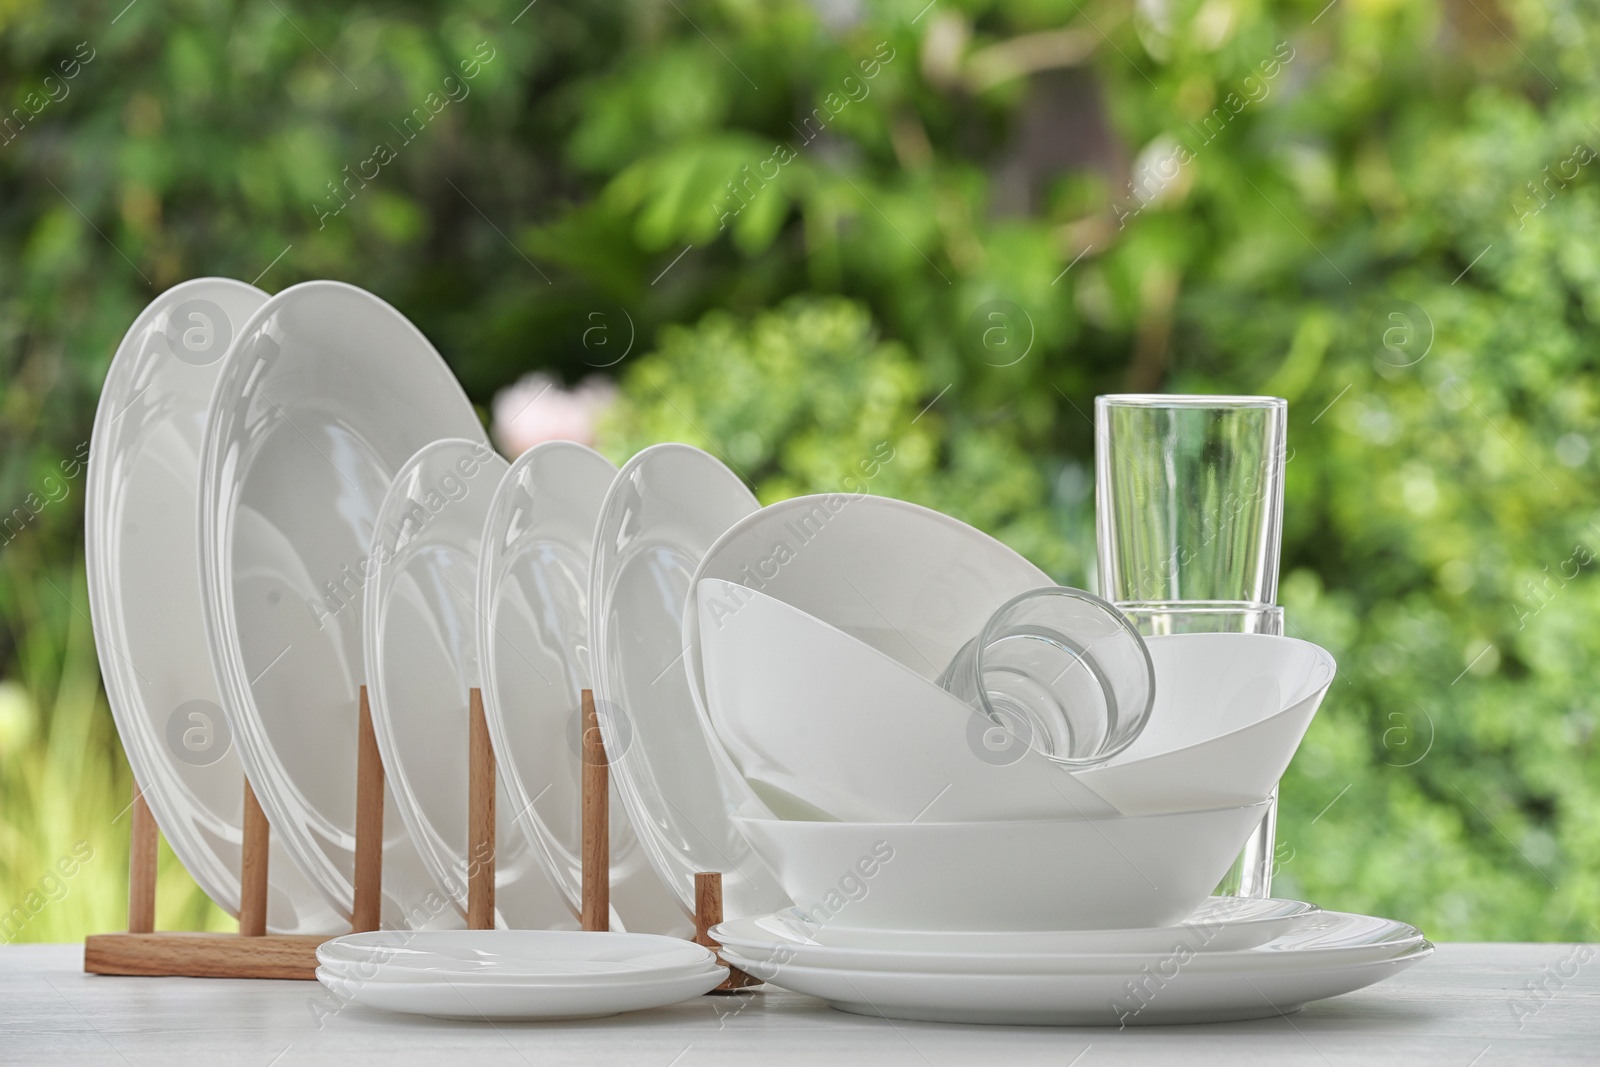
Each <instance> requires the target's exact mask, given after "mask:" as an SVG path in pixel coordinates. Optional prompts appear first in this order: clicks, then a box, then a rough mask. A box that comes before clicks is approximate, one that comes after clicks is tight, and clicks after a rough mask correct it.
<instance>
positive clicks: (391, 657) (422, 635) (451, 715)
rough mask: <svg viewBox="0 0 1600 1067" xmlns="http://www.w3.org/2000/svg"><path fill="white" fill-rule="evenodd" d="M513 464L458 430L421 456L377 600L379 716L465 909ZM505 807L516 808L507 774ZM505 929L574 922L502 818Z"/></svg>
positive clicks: (436, 873)
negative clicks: (495, 536)
mask: <svg viewBox="0 0 1600 1067" xmlns="http://www.w3.org/2000/svg"><path fill="white" fill-rule="evenodd" d="M507 469H508V464H507V463H506V461H505V460H504V459H502V458H501V457H500V456H499V455H497V454H496V453H495V451H494V449H492V448H490V447H489V445H488V444H486V443H484V442H483V441H469V440H466V439H464V438H445V439H444V440H441V441H435V442H433V443H432V444H430V445H425V446H424V447H423V448H422V449H421V450H420V451H419V452H418V453H417V454H416V455H415V456H412V457H411V459H409V460H407V461H406V463H405V465H404V466H402V467H401V468H400V471H399V473H398V474H397V475H396V476H395V480H394V484H393V485H391V486H390V488H389V493H388V495H387V496H386V497H384V500H383V505H382V506H381V507H380V508H379V509H378V523H377V530H376V532H375V533H374V534H373V538H372V549H371V554H370V558H371V559H372V560H373V562H374V567H373V574H372V577H371V578H370V579H369V580H368V581H367V586H366V591H365V593H366V603H365V605H364V610H363V618H364V620H365V622H364V647H365V663H366V678H367V693H368V697H369V698H370V700H371V704H372V724H373V729H374V731H375V732H376V734H377V738H378V750H379V752H380V753H381V754H382V755H383V769H384V774H385V776H386V780H387V782H388V784H389V786H390V788H391V789H393V791H394V796H395V800H396V802H397V803H398V804H399V806H400V814H401V816H402V817H403V818H404V819H405V824H406V829H408V830H409V831H410V832H411V840H412V841H413V842H415V843H416V846H417V851H418V852H419V853H420V854H421V856H422V861H423V863H424V864H426V865H427V868H428V873H429V874H431V875H432V876H433V881H434V884H435V885H437V886H438V887H439V890H440V891H441V892H442V893H444V894H445V895H446V896H448V897H449V898H450V900H451V901H452V902H453V903H454V904H455V906H456V908H457V910H458V911H460V913H461V914H462V915H465V914H466V909H467V881H468V877H469V874H470V871H471V868H472V867H473V866H474V865H475V864H476V863H478V862H481V860H480V859H479V858H478V857H474V856H472V855H470V850H469V848H468V844H467V821H468V813H467V790H468V762H469V761H468V738H469V736H470V730H469V725H468V724H469V716H470V705H469V696H468V693H469V690H471V689H474V688H480V686H481V678H482V670H481V668H480V665H479V657H478V624H477V612H476V593H477V589H476V587H477V577H478V551H479V546H480V545H481V544H482V542H483V530H484V522H485V520H486V519H487V518H488V515H489V506H490V502H491V501H493V499H494V494H495V491H496V490H497V489H498V488H499V486H500V479H501V478H502V476H504V474H505V473H506V470H507ZM498 792H499V798H498V810H500V811H506V812H513V811H515V810H516V808H514V807H513V806H512V798H511V797H510V796H509V795H508V794H507V791H506V789H505V788H504V783H503V782H502V783H501V787H500V789H499V791H498ZM495 837H496V840H495V854H494V884H495V892H494V904H495V924H496V925H497V926H503V927H510V928H522V929H534V928H541V929H542V928H549V927H557V926H567V927H570V926H572V925H573V920H574V917H573V913H572V911H571V909H570V908H568V907H567V906H566V902H565V901H564V900H563V899H562V898H561V896H560V894H558V893H557V892H556V890H555V888H554V887H553V886H552V885H551V884H550V880H549V879H548V878H546V877H545V873H544V869H543V867H542V866H541V865H540V864H539V863H538V861H537V860H536V859H535V857H534V854H533V850H532V849H531V848H530V847H529V846H528V843H527V841H526V840H524V839H523V837H522V836H521V834H519V833H518V832H517V830H516V828H515V827H514V826H513V825H511V820H509V819H501V820H498V822H497V832H496V835H495Z"/></svg>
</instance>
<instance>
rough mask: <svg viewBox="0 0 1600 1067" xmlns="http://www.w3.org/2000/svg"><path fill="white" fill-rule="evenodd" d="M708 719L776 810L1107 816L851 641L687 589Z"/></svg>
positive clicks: (1023, 750) (858, 816) (911, 676)
mask: <svg viewBox="0 0 1600 1067" xmlns="http://www.w3.org/2000/svg"><path fill="white" fill-rule="evenodd" d="M696 594H697V596H698V600H699V608H700V635H701V654H702V656H703V657H704V663H703V665H704V668H705V679H706V699H707V712H708V716H709V718H710V722H711V727H712V730H713V732H714V734H715V736H716V738H717V740H718V741H720V742H721V743H722V745H723V747H724V748H725V749H726V751H727V753H728V755H729V756H730V757H731V758H732V760H733V763H734V765H735V766H736V767H737V768H738V769H739V771H740V773H742V774H743V775H744V776H745V778H746V780H748V781H749V782H750V783H751V785H752V787H753V788H754V789H755V790H756V792H757V794H758V795H760V796H761V797H762V798H763V799H765V800H767V801H768V803H769V805H770V806H771V807H772V808H773V810H775V811H794V810H795V808H796V805H795V804H793V803H792V801H795V800H798V801H799V802H800V803H801V805H803V806H804V808H808V809H810V810H811V811H813V812H815V813H817V814H819V815H820V816H821V817H823V818H830V817H831V818H833V819H845V820H854V821H858V822H910V821H912V820H913V819H916V820H919V821H922V820H926V821H929V822H956V821H968V820H975V819H991V820H1006V819H1067V818H1082V817H1085V816H1090V815H1107V814H1113V813H1115V810H1116V809H1115V808H1113V807H1111V806H1110V805H1109V804H1107V803H1106V802H1105V801H1103V800H1101V799H1100V797H1098V796H1097V795H1095V793H1094V792H1092V791H1091V790H1090V789H1088V788H1087V787H1085V786H1083V785H1082V784H1080V783H1079V782H1078V781H1077V780H1076V779H1074V778H1073V777H1072V775H1071V774H1069V773H1068V771H1067V770H1066V768H1064V767H1061V766H1059V765H1057V764H1055V763H1053V762H1051V761H1050V760H1049V759H1047V758H1046V757H1045V756H1043V755H1041V754H1040V753H1038V752H1035V751H1034V750H1032V749H1030V748H1028V747H1027V745H1026V744H1024V743H1022V742H1021V741H1020V740H1018V739H1016V738H1014V737H1012V736H1011V735H1009V734H1007V733H1005V731H1003V730H1001V729H1000V728H999V727H998V726H996V725H995V724H994V723H992V722H990V721H989V720H988V719H986V718H984V717H983V716H982V715H980V714H978V713H977V712H975V711H974V710H973V709H972V708H970V707H969V706H968V705H967V704H965V703H964V702H963V701H961V700H959V699H958V698H956V697H954V696H952V695H951V694H949V693H947V692H945V691H944V690H943V689H941V688H939V687H938V686H937V685H935V684H934V683H933V682H930V681H928V680H927V679H925V678H921V677H919V676H918V675H917V674H916V673H914V672H913V671H911V670H910V669H908V668H906V667H905V666H903V665H901V664H900V663H897V662H895V661H894V660H893V659H890V658H889V657H888V656H887V655H885V654H884V653H882V652H880V651H878V650H877V649H875V648H873V647H872V646H870V645H868V644H866V643H865V642H863V641H860V640H857V639H856V638H854V637H852V636H850V635H849V634H847V633H845V632H844V631H842V630H838V629H835V628H834V627H832V626H829V625H828V624H827V623H824V622H822V621H820V620H818V619H815V618H812V617H811V616H810V615H807V614H806V613H805V612H803V611H801V610H800V609H798V608H795V607H791V606H790V605H788V604H786V603H784V602H782V601H780V600H776V599H774V598H772V597H769V596H766V595H765V594H763V593H758V592H756V591H755V590H753V589H747V588H745V587H744V586H740V585H736V584H734V583H732V582H726V581H721V580H718V579H714V578H707V579H703V580H702V581H701V582H700V584H699V586H698V587H697V588H696Z"/></svg>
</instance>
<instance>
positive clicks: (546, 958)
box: [317, 930, 717, 984]
mask: <svg viewBox="0 0 1600 1067" xmlns="http://www.w3.org/2000/svg"><path fill="white" fill-rule="evenodd" d="M317 962H318V963H320V964H321V965H322V966H323V967H325V968H327V969H328V971H329V972H330V973H332V974H335V975H337V976H338V977H341V978H350V979H356V980H361V981H384V982H395V981H403V982H441V981H451V982H491V983H494V982H534V983H543V982H554V981H572V982H584V983H591V984H594V983H609V982H631V981H636V980H639V979H644V978H650V979H657V978H675V977H679V976H681V975H685V974H698V973H700V972H702V971H705V970H706V969H707V968H710V967H714V966H716V965H717V962H716V956H715V954H714V953H712V951H711V950H710V949H708V948H705V947H703V946H701V945H697V944H695V943H694V942H693V941H685V940H683V939H682V938H678V937H665V936H661V935H657V934H624V933H611V932H605V933H598V932H590V931H558V930H454V931H432V930H385V931H379V932H375V933H371V934H349V935H346V936H344V937H339V938H334V939H333V940H332V941H328V942H324V943H323V944H322V945H320V946H319V947H318V948H317Z"/></svg>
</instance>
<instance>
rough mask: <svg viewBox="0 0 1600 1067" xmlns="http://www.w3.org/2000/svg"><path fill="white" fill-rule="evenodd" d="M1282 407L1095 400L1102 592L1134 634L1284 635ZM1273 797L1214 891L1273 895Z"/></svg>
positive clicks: (1258, 401) (1237, 400)
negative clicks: (1280, 589) (1281, 592)
mask: <svg viewBox="0 0 1600 1067" xmlns="http://www.w3.org/2000/svg"><path fill="white" fill-rule="evenodd" d="M1288 411H1289V405H1288V402H1287V401H1284V400H1281V399H1279V398H1277V397H1270V396H1165V395H1121V396H1102V397H1097V398H1096V399H1095V505H1096V506H1095V528H1096V529H1095V533H1096V541H1097V544H1098V549H1099V564H1100V592H1101V595H1103V596H1104V597H1105V598H1106V599H1108V600H1110V601H1112V602H1113V603H1115V604H1116V605H1117V607H1119V608H1120V609H1122V611H1123V612H1124V613H1125V614H1126V615H1127V616H1128V618H1129V620H1130V621H1132V623H1133V624H1134V626H1135V627H1136V628H1137V629H1138V630H1139V632H1140V633H1141V634H1142V635H1144V636H1147V637H1148V636H1153V635H1156V634H1174V633H1266V634H1281V633H1282V632H1283V609H1282V608H1279V607H1277V606H1276V603H1275V602H1276V600H1277V598H1278V559H1279V552H1280V549H1281V547H1282V540H1283V468H1284V462H1285V447H1284V446H1285V439H1286V437H1287V430H1288ZM1277 813H1278V805H1277V792H1276V790H1274V792H1273V804H1272V806H1271V808H1270V809H1269V810H1268V814H1267V817H1266V818H1265V819H1263V820H1262V823H1261V827H1260V829H1258V830H1257V831H1256V833H1255V834H1254V835H1253V836H1252V837H1251V839H1250V841H1249V843H1248V844H1246V846H1245V850H1244V852H1243V853H1242V854H1241V855H1240V858H1239V859H1238V860H1237V861H1236V862H1235V863H1234V868H1233V871H1231V872H1230V874H1229V876H1228V877H1227V878H1226V879H1225V880H1224V882H1223V885H1222V887H1220V889H1219V892H1223V893H1232V894H1237V895H1239V896H1253V897H1267V896H1270V895H1271V894H1272V860H1273V848H1274V844H1275V841H1274V838H1275V834H1276V824H1277Z"/></svg>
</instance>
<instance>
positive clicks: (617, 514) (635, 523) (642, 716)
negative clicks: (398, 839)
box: [589, 444, 788, 916]
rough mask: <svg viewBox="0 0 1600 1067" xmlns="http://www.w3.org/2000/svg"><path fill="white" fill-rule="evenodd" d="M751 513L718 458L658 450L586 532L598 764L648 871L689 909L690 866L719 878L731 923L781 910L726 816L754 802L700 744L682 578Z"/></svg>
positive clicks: (641, 458) (720, 759) (622, 483)
mask: <svg viewBox="0 0 1600 1067" xmlns="http://www.w3.org/2000/svg"><path fill="white" fill-rule="evenodd" d="M756 508H757V504H756V499H755V497H754V496H752V495H751V493H750V490H749V489H747V488H746V487H745V484H744V483H743V482H742V481H740V480H739V478H738V476H737V475H735V474H734V473H733V472H732V471H730V470H728V468H727V467H725V466H724V465H723V464H722V463H721V462H719V461H718V460H716V459H714V458H713V457H711V456H709V455H707V454H706V453H704V452H702V451H700V450H699V449H698V448H691V447H689V446H688V445H679V444H665V445H655V446H653V447H651V448H647V449H645V450H644V451H642V452H640V453H639V454H638V455H636V456H634V457H633V458H632V459H630V460H629V461H628V462H627V463H626V464H625V465H624V466H623V468H622V470H621V471H620V472H619V473H618V474H617V478H616V481H615V482H613V483H612V485H611V489H610V491H609V492H608V493H607V494H606V499H605V503H604V505H603V506H602V507H601V509H600V519H599V522H598V524H597V525H596V527H595V538H594V556H593V559H592V561H591V564H590V568H589V570H590V585H589V589H590V593H589V608H590V616H589V632H590V635H591V636H590V647H591V649H593V653H594V661H593V664H592V666H593V670H594V693H595V701H596V710H597V711H598V713H599V716H600V729H601V733H602V735H603V736H604V738H605V744H606V755H607V758H608V759H609V760H610V762H611V768H612V772H613V774H614V775H615V777H616V781H617V785H618V787H619V790H620V792H621V794H622V799H623V803H624V804H625V805H626V806H627V809H628V816H629V819H630V820H631V821H632V823H633V827H634V831H635V832H636V833H637V834H638V835H639V837H640V840H641V841H642V842H643V843H644V846H645V850H646V852H647V853H648V855H649V856H650V862H651V863H652V864H654V866H655V868H656V872H657V873H658V874H659V875H660V876H661V880H662V881H663V882H665V883H666V884H667V885H668V886H669V887H670V888H671V889H672V891H673V893H674V894H676V896H677V898H678V900H679V902H680V903H681V904H682V905H683V908H684V910H685V911H686V912H688V913H690V914H693V912H694V874H695V873H696V872H697V871H720V872H722V891H723V900H724V906H725V908H726V914H728V915H731V916H737V915H756V914H762V913H765V912H770V911H775V910H777V909H778V908H780V907H783V906H784V905H785V904H786V903H788V898H787V897H785V896H784V895H783V891H782V890H781V889H779V888H778V886H777V883H776V882H775V881H774V880H773V878H772V875H771V873H770V872H769V871H768V870H767V869H766V868H765V867H764V866H763V865H762V863H761V861H760V860H758V859H757V858H756V856H755V854H754V853H752V852H751V851H750V849H749V847H748V846H747V845H746V844H745V842H744V839H743V838H742V837H740V835H739V834H738V832H737V831H735V830H734V828H733V824H732V822H731V821H730V814H731V812H732V811H733V810H734V808H735V807H738V806H741V805H744V804H749V803H751V802H752V801H753V798H752V797H751V796H750V795H748V790H747V789H741V787H740V785H739V783H740V781H742V780H741V779H738V777H737V774H736V772H734V771H733V770H732V767H731V765H729V764H728V761H727V756H726V754H725V753H723V752H722V749H721V746H720V745H717V744H715V742H714V741H713V740H712V739H711V738H710V737H709V736H708V734H707V729H706V727H705V725H704V724H703V723H702V719H701V716H700V713H699V712H698V711H697V709H696V707H695V702H694V698H693V697H691V696H690V693H689V679H688V675H687V673H686V672H685V670H684V660H685V658H686V657H685V655H684V644H683V637H684V635H683V620H684V606H685V604H686V603H687V601H688V599H689V597H688V593H689V590H690V589H691V588H692V586H691V585H690V582H689V578H690V575H692V574H693V573H694V570H695V568H696V567H697V566H699V564H700V559H701V556H703V555H704V554H705V551H706V549H707V548H709V547H710V546H711V542H713V541H715V540H716V539H717V537H718V536H719V535H721V534H722V532H723V531H724V530H726V529H728V527H730V526H731V525H733V524H734V523H735V522H737V521H738V520H739V519H740V518H741V517H743V516H746V515H749V514H751V513H752V512H754V511H755V510H756Z"/></svg>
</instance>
